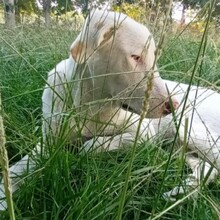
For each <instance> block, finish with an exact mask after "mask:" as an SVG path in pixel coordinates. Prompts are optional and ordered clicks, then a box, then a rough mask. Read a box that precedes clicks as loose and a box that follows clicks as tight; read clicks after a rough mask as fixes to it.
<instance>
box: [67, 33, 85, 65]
mask: <svg viewBox="0 0 220 220" xmlns="http://www.w3.org/2000/svg"><path fill="white" fill-rule="evenodd" d="M70 52H71V55H72V57H73V59H74V60H75V62H77V63H83V62H85V60H86V58H85V55H86V44H85V43H84V42H83V40H82V39H81V34H80V35H78V37H77V38H76V40H75V41H74V42H73V43H72V45H71V47H70Z"/></svg>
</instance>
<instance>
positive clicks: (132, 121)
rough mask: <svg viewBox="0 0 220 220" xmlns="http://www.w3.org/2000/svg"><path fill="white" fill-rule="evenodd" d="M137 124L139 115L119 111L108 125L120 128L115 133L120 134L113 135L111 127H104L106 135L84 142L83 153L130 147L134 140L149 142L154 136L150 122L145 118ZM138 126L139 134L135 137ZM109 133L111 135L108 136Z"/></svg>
mask: <svg viewBox="0 0 220 220" xmlns="http://www.w3.org/2000/svg"><path fill="white" fill-rule="evenodd" d="M139 123H140V116H139V115H137V114H135V113H131V112H129V111H125V110H123V109H120V111H118V112H117V114H116V115H115V116H114V117H113V118H112V120H111V123H109V124H114V127H117V128H120V131H117V133H119V132H120V133H121V134H114V130H113V127H112V126H111V125H109V126H107V127H105V132H107V135H103V136H102V135H99V136H97V137H93V138H92V139H90V140H88V141H86V142H85V143H84V146H83V151H84V152H88V151H96V152H100V151H110V150H116V149H119V148H121V147H126V146H129V145H132V143H133V142H134V140H135V138H137V139H138V140H149V139H150V138H152V137H153V136H154V135H155V130H154V127H153V125H152V124H151V123H152V120H150V119H146V118H145V119H143V121H142V122H141V123H140V124H139ZM139 126H140V129H139V134H138V135H137V132H138V127H139ZM111 133H112V135H110V134H111Z"/></svg>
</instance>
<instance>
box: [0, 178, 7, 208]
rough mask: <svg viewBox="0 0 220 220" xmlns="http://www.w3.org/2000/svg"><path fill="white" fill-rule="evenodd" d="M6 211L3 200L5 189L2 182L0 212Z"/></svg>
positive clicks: (0, 184) (4, 200)
mask: <svg viewBox="0 0 220 220" xmlns="http://www.w3.org/2000/svg"><path fill="white" fill-rule="evenodd" d="M6 209H7V203H6V199H5V189H4V184H3V182H1V183H0V211H5V210H6Z"/></svg>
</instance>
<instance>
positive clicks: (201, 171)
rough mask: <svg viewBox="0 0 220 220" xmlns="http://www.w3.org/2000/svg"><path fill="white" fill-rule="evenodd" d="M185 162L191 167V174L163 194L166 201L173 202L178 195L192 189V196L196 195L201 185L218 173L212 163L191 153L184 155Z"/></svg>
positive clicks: (208, 181) (213, 178)
mask: <svg viewBox="0 0 220 220" xmlns="http://www.w3.org/2000/svg"><path fill="white" fill-rule="evenodd" d="M186 163H187V164H188V165H189V167H190V168H191V170H192V174H190V175H189V176H188V177H187V178H186V179H185V180H184V181H183V182H182V183H181V184H180V185H179V186H176V187H174V188H173V189H172V190H170V191H169V192H166V193H164V194H163V197H164V198H165V199H166V200H167V201H172V202H175V201H176V200H177V197H178V196H179V195H187V193H190V192H192V191H194V192H193V194H192V196H193V197H197V195H198V192H199V190H200V188H201V186H202V185H204V184H208V183H210V182H212V181H214V180H215V178H216V177H217V175H218V173H219V172H218V170H217V169H216V168H215V167H214V166H213V165H211V164H210V163H208V162H207V161H204V160H201V159H199V158H197V157H194V156H192V155H187V156H186Z"/></svg>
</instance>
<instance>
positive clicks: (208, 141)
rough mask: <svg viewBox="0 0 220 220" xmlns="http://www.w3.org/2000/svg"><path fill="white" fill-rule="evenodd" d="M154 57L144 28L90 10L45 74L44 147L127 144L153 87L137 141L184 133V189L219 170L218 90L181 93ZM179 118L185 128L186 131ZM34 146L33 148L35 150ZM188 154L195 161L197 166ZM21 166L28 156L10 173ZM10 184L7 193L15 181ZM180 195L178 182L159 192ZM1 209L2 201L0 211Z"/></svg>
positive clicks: (91, 147) (19, 170)
mask: <svg viewBox="0 0 220 220" xmlns="http://www.w3.org/2000/svg"><path fill="white" fill-rule="evenodd" d="M154 62H155V43H154V40H153V38H152V36H151V34H150V32H149V31H148V29H147V28H146V27H145V26H143V25H141V24H139V23H137V22H135V21H134V20H132V19H130V18H129V17H127V16H125V15H123V14H119V13H115V12H103V11H93V12H91V13H90V15H89V16H88V18H87V19H86V21H85V24H84V27H83V29H82V32H81V33H80V34H79V36H78V37H77V38H76V40H75V41H74V42H73V44H72V46H71V56H70V58H68V59H66V60H64V61H62V62H60V63H59V64H58V65H57V66H56V67H55V68H54V69H53V70H52V71H50V72H49V75H48V81H47V85H46V87H45V89H44V92H43V97H42V101H43V118H44V119H43V126H42V130H43V136H44V141H45V144H46V145H47V144H56V141H57V140H60V139H63V140H65V141H66V142H70V143H74V142H76V141H77V139H78V138H79V137H83V139H85V140H86V141H84V143H83V147H82V149H83V150H85V151H91V150H96V151H100V150H113V149H118V148H119V147H121V146H125V145H127V144H129V145H131V144H132V143H133V141H134V139H135V137H136V132H137V127H138V124H139V119H140V116H139V115H140V113H141V111H142V102H143V99H144V97H145V95H146V94H147V92H148V91H151V88H146V85H147V84H149V86H150V87H151V86H152V91H151V95H150V97H149V109H148V112H147V118H145V119H144V120H143V121H142V123H141V129H140V134H139V138H142V139H149V138H152V137H154V136H158V135H160V134H164V135H166V136H167V137H171V138H172V137H174V136H175V134H176V132H179V139H180V141H182V142H184V140H185V139H186V138H185V137H186V136H187V141H188V149H189V150H191V151H192V152H193V154H189V155H188V154H187V155H186V162H187V163H188V164H189V166H190V167H191V169H192V171H193V173H192V175H191V176H189V178H188V179H187V180H186V181H185V183H184V184H183V186H185V185H187V186H189V187H188V188H187V189H186V190H188V189H190V187H193V188H195V187H197V186H199V184H200V181H202V177H207V178H208V181H211V180H213V179H214V177H215V176H216V175H217V174H218V170H219V169H220V158H219V149H220V141H219V140H218V138H219V135H220V128H219V126H218V125H219V123H220V114H219V112H220V95H219V94H218V93H216V92H214V91H212V90H207V89H204V88H197V87H191V88H190V89H189V91H190V92H189V96H188V95H187V94H188V93H187V91H188V88H189V87H188V86H187V85H184V84H178V83H176V82H171V81H163V80H162V79H161V78H160V76H159V73H158V71H157V67H156V66H155V64H154ZM151 76H153V77H151ZM151 78H152V79H151ZM149 81H150V83H149ZM168 91H169V92H168ZM174 95H175V98H174V97H173V96H174ZM187 96H188V97H187ZM186 99H187V104H186V105H185V104H184V103H185V102H184V100H186ZM178 103H179V107H178V109H177V105H178ZM213 103H214V104H213ZM213 105H214V106H213ZM175 109H176V111H175V113H174V114H175V115H176V116H175V117H176V120H177V124H180V127H179V130H178V131H177V129H176V128H177V127H178V126H176V125H175V123H174V122H173V115H172V114H170V115H167V114H168V113H171V112H172V110H175ZM183 111H184V114H183V116H184V117H182V115H181V114H182V112H183ZM165 115H167V116H165ZM161 116H165V117H162V118H161ZM186 116H187V118H188V120H189V126H188V128H187V131H186V132H185V128H186V127H185V123H184V122H185V119H184V118H186ZM150 118H154V119H150ZM156 118H158V119H156ZM181 119H182V120H181ZM40 149H41V147H40V146H37V147H36V149H35V150H34V152H35V154H36V152H39V151H40ZM195 154H196V155H199V156H200V158H202V163H201V162H200V159H199V158H198V157H194V156H193V155H195ZM28 160H29V162H27V161H28ZM28 163H29V168H34V166H35V163H34V161H33V160H31V159H30V158H29V157H28V156H26V158H24V159H22V160H21V161H19V162H18V163H16V164H15V165H14V166H12V167H11V168H10V170H11V177H14V176H17V175H20V174H22V173H23V172H24V170H25V169H26V167H27V164H28ZM208 181H207V182H208ZM14 183H15V184H14V188H13V191H14V190H16V189H17V186H18V184H16V181H14ZM1 187H2V186H1ZM184 192H185V188H184V187H182V186H180V187H175V188H174V189H173V190H171V191H170V192H167V193H165V194H164V196H165V197H166V198H168V199H171V200H175V197H176V196H177V195H178V194H179V193H184ZM0 196H2V197H3V196H4V194H3V193H2V195H0ZM5 207H6V204H5V202H4V203H2V206H1V207H0V208H1V209H4V208H5Z"/></svg>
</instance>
